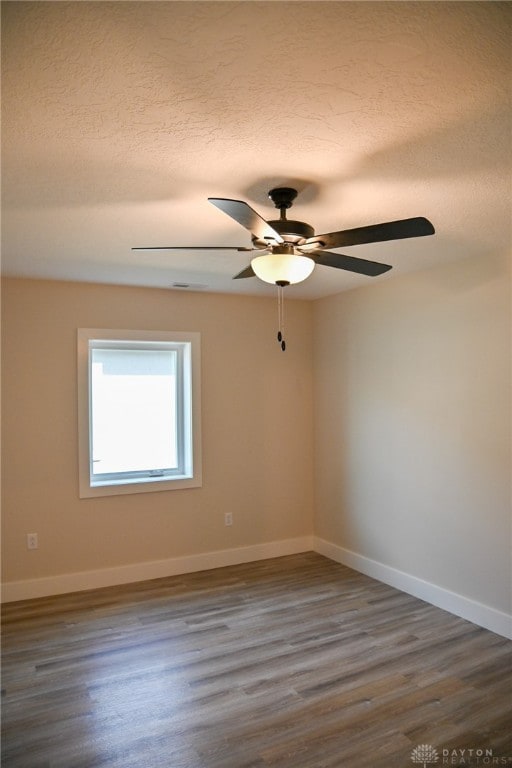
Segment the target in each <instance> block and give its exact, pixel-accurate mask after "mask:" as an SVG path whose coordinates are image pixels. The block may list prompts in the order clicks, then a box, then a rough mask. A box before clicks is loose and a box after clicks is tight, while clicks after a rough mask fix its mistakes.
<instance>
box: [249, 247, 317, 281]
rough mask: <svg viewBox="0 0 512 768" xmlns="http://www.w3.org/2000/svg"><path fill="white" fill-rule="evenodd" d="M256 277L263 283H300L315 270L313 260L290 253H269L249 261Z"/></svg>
mask: <svg viewBox="0 0 512 768" xmlns="http://www.w3.org/2000/svg"><path fill="white" fill-rule="evenodd" d="M251 267H252V268H253V270H254V274H255V275H256V277H259V278H260V280H264V281H265V283H272V284H279V283H281V282H282V283H285V284H286V283H290V284H292V283H301V282H302V281H303V280H305V279H306V278H307V277H309V276H310V274H311V273H312V271H313V270H314V268H315V262H314V261H313V259H310V258H308V257H307V256H297V255H295V254H292V253H269V254H268V255H266V256H256V258H254V259H253V260H252V261H251Z"/></svg>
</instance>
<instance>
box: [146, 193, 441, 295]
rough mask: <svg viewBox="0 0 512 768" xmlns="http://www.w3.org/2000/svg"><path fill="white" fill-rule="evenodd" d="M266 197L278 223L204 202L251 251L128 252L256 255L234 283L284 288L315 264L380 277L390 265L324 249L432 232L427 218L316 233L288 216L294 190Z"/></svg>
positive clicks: (238, 206)
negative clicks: (247, 240) (252, 280)
mask: <svg viewBox="0 0 512 768" xmlns="http://www.w3.org/2000/svg"><path fill="white" fill-rule="evenodd" d="M268 196H269V197H270V199H271V200H272V202H273V203H274V205H275V207H276V208H278V209H279V211H280V218H279V219H276V220H270V221H266V220H265V219H263V218H262V217H261V216H260V215H259V214H258V213H256V211H255V210H254V209H253V208H251V206H250V205H248V204H247V203H245V202H243V201H242V200H230V199H227V198H223V197H209V198H208V200H209V202H210V203H212V204H213V205H215V206H216V207H217V208H219V209H220V210H221V211H223V212H224V213H226V214H227V215H228V216H231V218H232V219H234V220H235V221H236V222H237V223H238V224H241V225H242V227H244V228H245V229H247V230H248V231H249V232H250V234H251V241H252V247H243V246H242V247H236V246H178V245H170V246H162V245H161V246H153V247H152V246H145V247H140V246H139V247H135V248H132V250H134V251H145V250H231V251H249V252H255V251H257V252H259V255H258V256H256V257H254V258H253V259H252V260H251V263H250V265H248V266H247V267H245V269H243V270H242V271H241V272H239V273H238V274H236V275H235V276H234V278H233V279H234V280H239V279H241V278H246V277H259V278H260V279H261V280H264V281H265V282H267V283H273V284H275V285H278V286H280V287H284V286H286V285H290V284H291V283H299V282H301V281H302V280H305V279H306V278H307V277H309V275H310V274H311V273H312V271H313V269H314V268H315V265H316V264H320V265H323V266H326V267H334V268H336V269H344V270H347V271H349V272H357V273H359V274H361V275H368V276H370V277H373V276H376V275H381V274H383V273H384V272H387V271H388V270H389V269H391V265H389V264H382V263H380V262H377V261H369V260H367V259H360V258H356V257H355V256H346V255H344V254H341V253H332V252H331V251H329V250H325V249H326V248H345V247H347V246H351V245H362V244H364V243H378V242H382V241H384V240H400V239H403V238H408V237H423V236H425V235H433V234H434V232H435V230H434V227H433V226H432V224H431V222H430V221H429V220H428V219H426V218H424V217H423V216H418V217H416V218H411V219H400V220H398V221H388V222H385V223H383V224H371V225H369V226H365V227H356V228H355V229H345V230H341V231H339V232H328V233H327V234H323V235H316V234H315V231H314V229H313V227H312V226H311V225H310V224H306V223H305V222H303V221H294V220H291V219H287V218H286V211H287V210H288V208H291V206H292V205H293V201H294V200H295V198H296V197H297V190H296V189H292V188H291V187H276V188H275V189H271V190H270V192H269V193H268Z"/></svg>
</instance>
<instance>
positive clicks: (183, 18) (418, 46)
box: [2, 0, 512, 298]
mask: <svg viewBox="0 0 512 768" xmlns="http://www.w3.org/2000/svg"><path fill="white" fill-rule="evenodd" d="M2 16H3V19H2V57H3V63H2V100H3V127H2V133H3V138H2V144H3V149H2V187H3V194H2V198H3V221H2V236H3V249H2V263H3V272H4V274H9V275H21V276H33V277H42V278H57V279H71V280H86V281H100V282H109V283H119V284H132V285H147V286H162V287H168V286H171V285H172V284H173V283H174V282H189V283H192V284H193V285H195V286H201V287H202V289H203V290H214V291H225V292H228V291H233V292H235V291H236V292H239V293H240V292H242V293H255V294H269V293H272V294H273V292H274V289H273V287H272V286H266V285H264V284H263V283H261V282H260V281H258V280H257V279H256V278H253V279H249V280H236V281H233V280H232V279H231V278H232V276H233V275H234V274H236V273H237V272H238V271H240V270H241V269H242V268H243V267H245V266H246V264H247V263H248V255H247V254H244V253H237V252H234V251H213V252H207V251H206V252H200V251H199V252H196V251H187V252H181V251H178V252H176V251H175V252H172V251H169V252H139V253H137V252H133V251H131V247H132V246H137V245H208V246H212V245H234V246H236V245H240V246H247V245H249V244H250V236H249V234H248V233H247V232H246V231H245V230H244V229H242V228H241V227H240V226H238V225H237V224H236V223H235V222H234V221H232V220H231V219H230V218H228V217H227V216H226V215H225V214H223V213H221V212H220V211H219V210H217V209H216V208H214V207H213V206H212V205H210V204H209V203H208V202H207V197H208V196H215V197H231V198H235V199H242V200H246V201H247V202H248V203H249V204H250V205H252V206H253V207H254V208H255V209H256V210H257V211H259V212H260V213H261V215H263V216H264V217H265V218H267V219H268V218H276V217H277V212H276V211H275V209H273V208H272V205H271V203H270V201H269V200H268V197H267V192H268V190H269V189H270V188H272V187H273V186H276V185H280V184H281V185H287V186H290V185H291V186H295V187H296V188H297V189H298V190H299V197H298V199H297V201H296V204H295V206H294V208H293V209H292V211H293V216H291V217H292V218H295V219H300V220H303V221H306V222H308V223H310V224H312V225H313V226H314V228H315V230H316V231H317V232H329V231H333V230H338V229H345V228H348V227H355V226H360V225H364V224H374V223H378V222H382V221H388V220H393V219H399V218H406V217H409V216H418V215H421V216H426V217H428V218H429V219H430V220H431V221H432V222H433V224H434V226H435V227H436V234H435V235H434V236H433V237H426V238H420V239H416V240H402V241H396V242H387V243H380V244H373V245H364V246H363V245H361V246H355V247H352V248H349V249H345V251H344V252H346V253H349V254H350V255H355V256H360V257H362V258H369V259H373V260H376V261H384V262H387V263H389V264H392V265H393V267H394V269H393V270H391V272H389V273H387V274H386V275H384V276H382V277H379V278H368V277H361V276H356V275H353V274H350V273H346V272H342V271H341V270H336V269H330V268H328V267H320V266H317V267H316V269H315V272H314V274H313V276H312V277H311V278H309V279H308V280H307V281H306V282H305V283H303V284H301V285H297V286H293V287H291V288H290V289H288V291H289V293H288V295H289V297H290V298H291V297H293V296H295V297H300V298H317V297H319V296H324V295H327V294H331V293H337V292H339V291H342V290H345V289H347V288H351V287H354V286H356V285H362V284H367V283H368V282H370V281H376V280H388V279H393V276H394V275H396V274H398V273H404V272H406V271H411V270H416V269H422V268H425V267H428V266H430V265H434V264H438V263H440V262H443V261H452V260H455V259H462V258H466V257H470V256H475V255H481V256H482V258H485V256H486V254H488V253H490V252H492V251H495V250H497V249H500V250H503V249H504V248H507V247H510V204H511V201H510V180H511V167H510V165H511V144H510V130H511V122H510V114H511V104H510V79H511V59H510V50H511V19H512V5H511V4H510V3H497V2H475V3H471V2H469V3H466V2H453V3H452V2H434V3H430V2H412V3H408V2H396V3H395V2H390V3H388V2H377V3H374V2H316V1H313V2H298V1H294V0H291V1H290V2H248V1H246V2H205V3H203V2H151V1H147V2H112V3H111V2H71V3H67V2H34V3H31V2H3V3H2Z"/></svg>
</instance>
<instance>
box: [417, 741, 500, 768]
mask: <svg viewBox="0 0 512 768" xmlns="http://www.w3.org/2000/svg"><path fill="white" fill-rule="evenodd" d="M411 760H412V762H413V763H416V764H417V765H421V766H423V768H427V766H429V765H434V763H439V762H441V764H442V765H458V766H462V765H464V766H469V765H471V766H483V765H512V756H511V757H503V756H498V755H494V754H493V751H492V749H474V748H470V749H442V750H441V755H439V752H438V751H437V749H435V748H434V747H433V746H432V745H431V744H418V746H417V747H415V748H414V749H413V751H412V752H411Z"/></svg>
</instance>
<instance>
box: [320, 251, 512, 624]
mask: <svg viewBox="0 0 512 768" xmlns="http://www.w3.org/2000/svg"><path fill="white" fill-rule="evenodd" d="M314 330H315V333H314V338H315V354H314V366H315V409H316V410H315V425H316V533H317V535H318V536H319V537H321V538H323V539H325V540H327V541H329V542H332V543H333V544H336V545H337V546H339V547H342V548H344V549H346V550H349V551H351V552H355V553H357V554H359V555H362V556H364V557H366V558H370V559H372V560H374V561H377V562H378V563H383V564H385V565H387V566H389V567H392V568H395V569H398V570H401V571H404V572H406V573H408V574H411V575H412V576H414V577H416V578H417V579H424V580H426V581H427V582H430V583H431V584H434V585H438V586H440V587H442V588H443V589H445V590H450V591H452V592H455V593H457V594H459V595H462V596H465V597H467V598H470V599H471V600H474V601H478V602H480V603H483V604H485V605H487V606H491V607H493V608H495V609H497V610H501V611H503V612H510V611H511V573H510V569H511V549H510V548H511V508H510V503H511V499H510V473H511V454H510V439H511V389H510V376H511V369H510V353H511V348H510V283H509V277H508V270H507V263H506V261H505V260H503V259H500V258H491V257H485V258H483V257H480V258H478V259H475V260H470V259H467V260H464V261H462V262H459V263H458V264H452V265H447V266H441V267H438V268H435V269H432V270H429V271H425V272H422V273H419V274H414V275H409V276H404V277H400V278H398V277H393V278H390V279H389V280H387V281H384V282H381V283H379V284H377V285H374V286H372V287H370V288H365V289H358V290H354V291H350V292H347V293H343V294H340V295H338V296H333V297H331V298H328V299H324V300H322V301H319V302H316V304H315V313H314Z"/></svg>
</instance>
